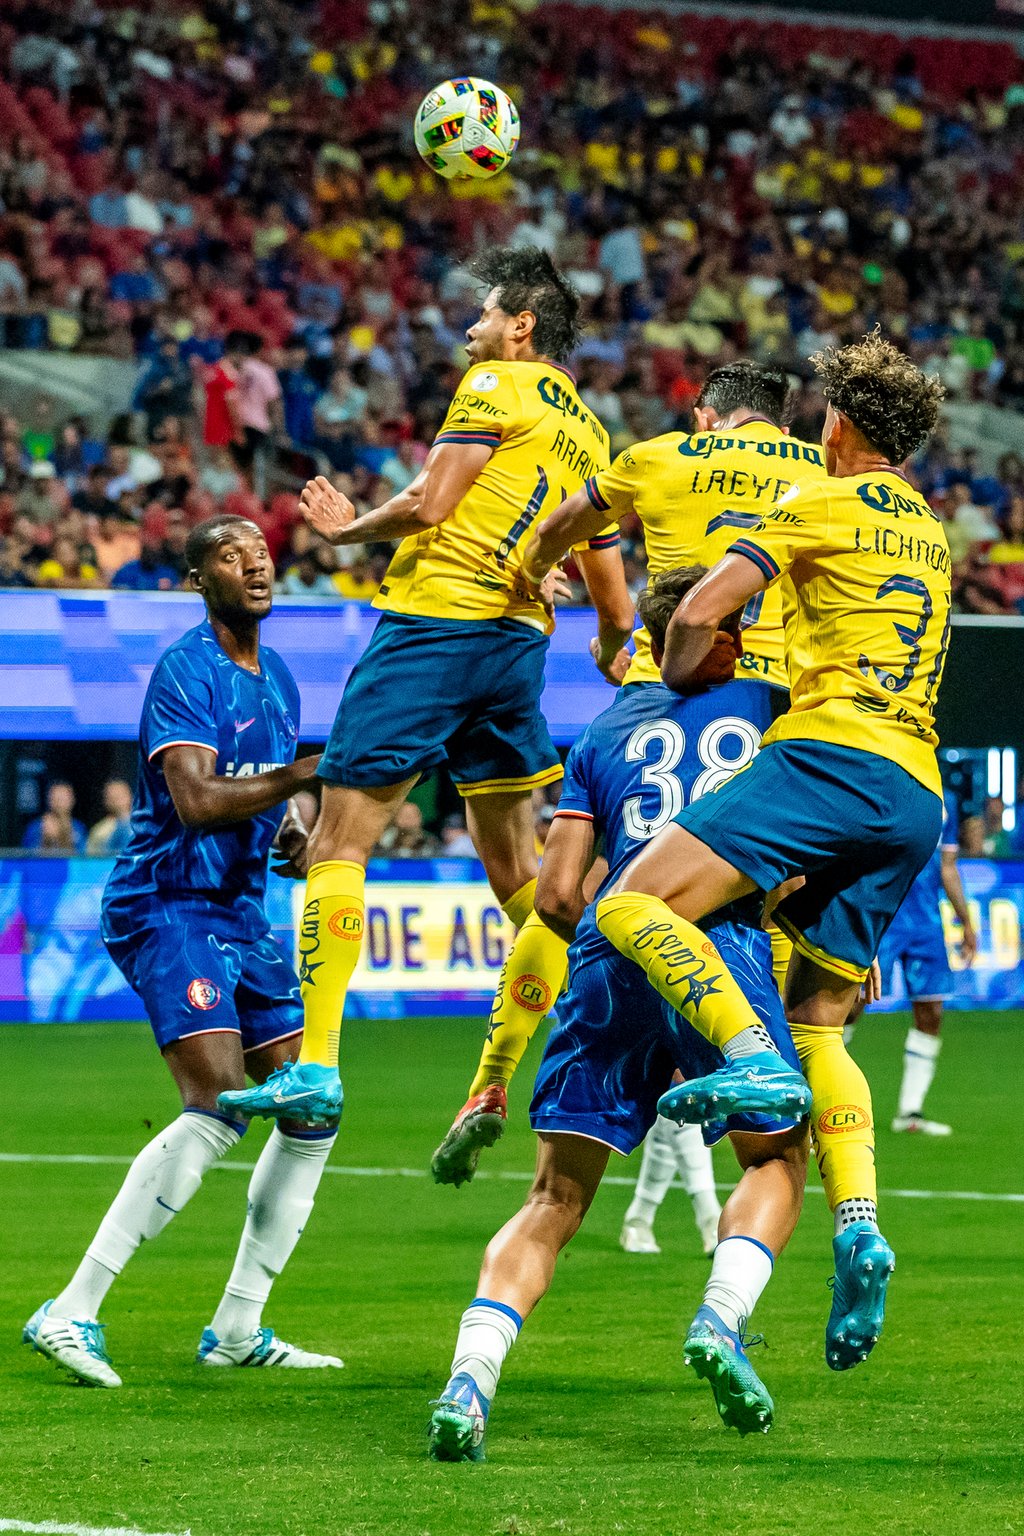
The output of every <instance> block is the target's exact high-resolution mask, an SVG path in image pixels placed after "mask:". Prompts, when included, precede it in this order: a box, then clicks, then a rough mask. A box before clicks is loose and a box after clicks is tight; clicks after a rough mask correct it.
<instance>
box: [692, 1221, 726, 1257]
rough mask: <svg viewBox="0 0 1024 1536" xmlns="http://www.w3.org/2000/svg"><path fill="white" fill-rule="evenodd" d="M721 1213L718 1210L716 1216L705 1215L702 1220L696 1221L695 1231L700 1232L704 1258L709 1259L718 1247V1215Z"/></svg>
mask: <svg viewBox="0 0 1024 1536" xmlns="http://www.w3.org/2000/svg"><path fill="white" fill-rule="evenodd" d="M721 1214H722V1213H721V1211H719V1213H718V1216H705V1217H704V1219H703V1221H698V1222H697V1231H698V1232H699V1233H700V1241H701V1247H702V1248H703V1249H704V1255H705V1258H708V1259H710V1257H711V1255H712V1254H713V1253H714V1251H715V1249H716V1248H717V1247H718V1217H719V1216H721Z"/></svg>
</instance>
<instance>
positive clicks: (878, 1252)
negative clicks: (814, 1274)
mask: <svg viewBox="0 0 1024 1536" xmlns="http://www.w3.org/2000/svg"><path fill="white" fill-rule="evenodd" d="M832 1251H833V1253H834V1254H835V1260H836V1272H835V1276H834V1277H833V1279H832V1280H831V1281H830V1282H829V1283H830V1284H831V1286H832V1310H831V1312H830V1313H829V1316H828V1322H827V1323H826V1324H825V1360H826V1361H827V1363H828V1364H829V1365H830V1366H831V1368H832V1370H834V1371H848V1370H850V1369H851V1367H852V1366H855V1365H859V1364H860V1363H861V1361H862V1360H866V1359H867V1357H868V1355H870V1353H871V1351H872V1350H873V1349H874V1347H875V1345H876V1344H877V1343H878V1336H879V1334H880V1333H881V1331H882V1324H883V1323H884V1321H885V1293H886V1291H887V1290H888V1288H889V1276H890V1275H891V1274H892V1272H893V1270H894V1269H895V1268H896V1255H895V1254H894V1253H893V1251H892V1249H891V1248H890V1247H889V1244H888V1243H887V1242H886V1240H885V1238H884V1237H883V1236H882V1234H881V1232H879V1231H878V1229H877V1227H875V1226H873V1225H872V1224H871V1223H870V1222H867V1221H855V1222H854V1223H853V1225H852V1226H849V1227H847V1229H846V1231H845V1232H840V1233H839V1235H838V1237H834V1238H833V1239H832Z"/></svg>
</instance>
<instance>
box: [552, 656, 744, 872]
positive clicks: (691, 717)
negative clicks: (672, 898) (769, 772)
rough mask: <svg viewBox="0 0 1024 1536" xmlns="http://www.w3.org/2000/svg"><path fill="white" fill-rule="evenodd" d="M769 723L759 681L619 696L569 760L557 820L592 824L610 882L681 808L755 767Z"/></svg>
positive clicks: (647, 688) (651, 687) (657, 687)
mask: <svg viewBox="0 0 1024 1536" xmlns="http://www.w3.org/2000/svg"><path fill="white" fill-rule="evenodd" d="M771 719H772V700H771V689H769V688H767V687H766V686H765V684H764V683H760V682H748V681H745V680H739V679H738V680H736V681H735V682H731V683H724V684H722V685H721V686H720V687H717V688H709V689H707V690H706V691H705V692H703V693H695V694H688V695H685V696H683V695H681V694H678V693H673V691H672V689H671V688H666V687H665V685H664V684H663V683H644V684H643V685H641V686H639V687H634V688H626V689H624V690H623V691H622V693H620V694H619V696H618V698H616V700H615V702H614V704H612V705H611V707H610V708H609V709H606V710H605V711H604V713H603V714H601V715H598V717H597V719H596V720H595V721H594V722H593V723H592V724H591V725H590V726H588V727H587V729H586V730H585V731H584V733H583V735H582V736H581V737H580V738H579V740H578V741H577V742H576V744H575V746H574V747H573V749H572V751H571V752H570V753H569V757H568V759H567V761H566V764H565V782H564V784H563V786H562V798H561V800H560V801H559V802H558V815H559V816H582V817H585V818H586V819H587V820H588V821H593V822H594V823H595V827H596V828H597V829H598V830H599V831H600V832H601V834H602V835H603V838H604V856H605V858H606V859H607V860H608V869H609V873H608V880H609V881H611V880H614V879H615V878H616V877H617V876H618V875H619V874H620V873H621V871H622V870H623V869H624V868H625V867H626V865H627V864H628V863H630V861H631V860H632V859H633V858H634V857H635V855H636V854H637V853H638V852H639V850H640V848H641V846H642V845H643V844H644V843H645V842H647V841H648V839H650V838H652V837H654V836H655V834H656V833H658V832H660V831H661V830H662V828H663V827H667V826H668V825H669V823H670V822H671V821H673V820H674V819H675V818H676V816H678V815H679V812H680V811H681V810H682V809H683V807H684V806H686V805H690V804H691V803H692V802H693V801H694V800H698V799H700V797H701V796H702V795H706V794H708V793H709V791H711V790H713V789H717V788H718V787H719V785H721V784H724V782H725V781H726V779H729V778H731V777H732V775H733V774H734V773H738V772H739V770H740V769H741V768H745V767H746V766H747V764H748V763H750V762H752V761H753V758H754V756H755V754H756V752H757V750H758V747H759V746H760V744H761V736H762V735H763V733H764V732H765V731H766V730H767V729H768V727H769V725H770V724H771Z"/></svg>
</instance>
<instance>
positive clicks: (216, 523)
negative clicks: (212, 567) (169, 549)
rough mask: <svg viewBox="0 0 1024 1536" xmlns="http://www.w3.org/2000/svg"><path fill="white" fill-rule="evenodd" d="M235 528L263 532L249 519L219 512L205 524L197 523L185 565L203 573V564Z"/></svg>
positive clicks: (186, 551) (186, 544) (192, 533)
mask: <svg viewBox="0 0 1024 1536" xmlns="http://www.w3.org/2000/svg"><path fill="white" fill-rule="evenodd" d="M233 528H251V529H252V530H253V532H254V533H258V534H260V536H261V537H262V531H261V530H260V529H259V528H258V527H257V526H256V524H255V523H254V522H253V521H252V520H251V518H248V517H236V516H235V514H234V513H233V512H218V513H217V514H216V516H214V517H208V518H206V519H205V521H204V522H201V523H196V526H195V527H194V528H193V529H192V532H191V533H190V534H189V536H188V539H187V540H186V543H185V564H186V565H187V566H188V568H189V570H190V571H201V570H202V569H203V564H204V562H205V560H206V559H207V557H208V555H209V554H210V552H211V550H213V549H214V548H215V547H216V545H217V543H218V541H219V540H220V539H222V538H223V536H224V534H225V533H230V532H231V530H232V529H233Z"/></svg>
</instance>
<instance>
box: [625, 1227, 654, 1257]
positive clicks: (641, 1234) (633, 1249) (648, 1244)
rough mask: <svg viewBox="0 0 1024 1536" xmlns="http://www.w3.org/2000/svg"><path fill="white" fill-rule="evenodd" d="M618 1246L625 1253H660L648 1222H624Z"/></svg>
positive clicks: (652, 1229)
mask: <svg viewBox="0 0 1024 1536" xmlns="http://www.w3.org/2000/svg"><path fill="white" fill-rule="evenodd" d="M619 1246H620V1247H621V1248H622V1249H623V1250H624V1251H625V1252H626V1253H660V1252H661V1249H660V1248H659V1246H658V1244H657V1242H656V1240H655V1237H654V1228H653V1227H652V1226H651V1224H650V1222H649V1221H639V1220H634V1221H624V1222H623V1223H622V1231H621V1232H620V1233H619Z"/></svg>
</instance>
